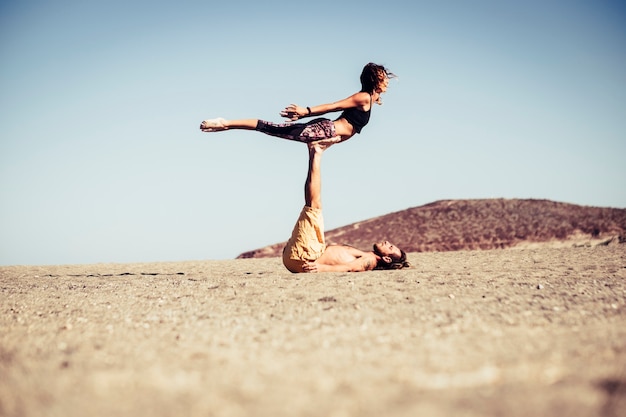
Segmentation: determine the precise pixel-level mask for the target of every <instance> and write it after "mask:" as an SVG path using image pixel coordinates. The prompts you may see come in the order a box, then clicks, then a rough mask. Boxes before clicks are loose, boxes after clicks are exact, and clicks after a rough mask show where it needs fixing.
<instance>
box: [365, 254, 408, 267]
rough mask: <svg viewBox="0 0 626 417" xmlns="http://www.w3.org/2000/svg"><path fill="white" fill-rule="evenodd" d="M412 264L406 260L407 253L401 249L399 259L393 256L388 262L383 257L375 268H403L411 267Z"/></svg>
mask: <svg viewBox="0 0 626 417" xmlns="http://www.w3.org/2000/svg"><path fill="white" fill-rule="evenodd" d="M410 266H411V264H410V263H409V262H408V261H407V260H406V253H405V252H404V251H403V250H400V257H399V258H398V259H393V258H392V260H391V262H386V261H385V260H384V259H382V258H381V259H380V260H379V261H378V264H377V265H376V268H374V269H402V268H409V267H410Z"/></svg>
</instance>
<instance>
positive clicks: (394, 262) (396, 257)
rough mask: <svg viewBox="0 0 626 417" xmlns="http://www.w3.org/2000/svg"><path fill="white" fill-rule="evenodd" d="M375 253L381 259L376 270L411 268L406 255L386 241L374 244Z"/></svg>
mask: <svg viewBox="0 0 626 417" xmlns="http://www.w3.org/2000/svg"><path fill="white" fill-rule="evenodd" d="M374 253H375V254H376V255H378V256H379V257H380V259H379V261H378V265H376V269H401V268H407V267H409V266H410V264H409V263H408V262H407V260H406V253H404V251H403V250H401V249H400V248H398V247H397V246H394V245H393V244H392V243H390V242H388V241H386V240H384V241H382V242H378V243H374Z"/></svg>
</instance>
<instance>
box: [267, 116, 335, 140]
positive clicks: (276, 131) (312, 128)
mask: <svg viewBox="0 0 626 417" xmlns="http://www.w3.org/2000/svg"><path fill="white" fill-rule="evenodd" d="M255 130H257V131H259V132H262V133H265V134H267V135H271V136H276V137H279V138H283V139H289V140H295V141H298V142H313V141H316V140H321V139H330V138H333V137H335V136H337V135H336V134H335V124H334V123H333V122H332V121H331V120H328V119H325V118H318V119H313V120H311V121H309V122H307V123H272V122H266V121H264V120H259V121H258V123H257V125H256V129H255Z"/></svg>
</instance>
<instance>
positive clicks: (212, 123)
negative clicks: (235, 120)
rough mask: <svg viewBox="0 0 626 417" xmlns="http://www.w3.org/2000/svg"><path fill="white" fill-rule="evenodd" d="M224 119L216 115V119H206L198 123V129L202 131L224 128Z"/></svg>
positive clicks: (217, 130)
mask: <svg viewBox="0 0 626 417" xmlns="http://www.w3.org/2000/svg"><path fill="white" fill-rule="evenodd" d="M225 124H226V120H225V119H223V118H221V117H218V118H217V119H208V120H205V121H203V122H202V123H200V130H202V131H203V132H219V131H221V130H226V129H227V127H226V126H225Z"/></svg>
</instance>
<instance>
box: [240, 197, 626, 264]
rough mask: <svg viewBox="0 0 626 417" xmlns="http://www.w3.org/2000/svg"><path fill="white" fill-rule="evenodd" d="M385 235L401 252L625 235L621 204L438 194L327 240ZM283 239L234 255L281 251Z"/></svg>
mask: <svg viewBox="0 0 626 417" xmlns="http://www.w3.org/2000/svg"><path fill="white" fill-rule="evenodd" d="M382 239H386V240H389V241H391V242H393V243H395V244H396V245H398V246H399V247H401V248H402V249H404V250H405V251H406V252H435V251H439V252H443V251H454V250H475V249H499V248H512V247H516V246H517V247H520V246H521V247H523V246H529V245H530V246H532V245H542V244H550V245H557V244H566V245H576V244H579V245H590V244H599V243H605V244H606V243H609V242H620V243H621V242H624V241H625V240H626V209H616V208H602V207H588V206H579V205H575V204H567V203H558V202H554V201H549V200H534V199H529V200H522V199H483V200H443V201H436V202H434V203H430V204H426V205H424V206H420V207H413V208H409V209H406V210H402V211H398V212H395V213H390V214H386V215H384V216H380V217H375V218H373V219H369V220H365V221H361V222H357V223H353V224H351V225H348V226H343V227H339V228H337V229H333V230H328V231H326V241H327V243H328V244H332V243H342V244H347V245H351V246H354V247H357V248H359V249H363V250H368V249H369V248H371V246H372V243H374V242H376V241H379V240H382ZM285 243H286V242H282V243H277V244H274V245H271V246H266V247H264V248H260V249H256V250H252V251H249V252H245V253H242V254H241V255H239V256H238V258H267V257H276V256H280V254H281V253H282V249H283V247H284V245H285Z"/></svg>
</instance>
